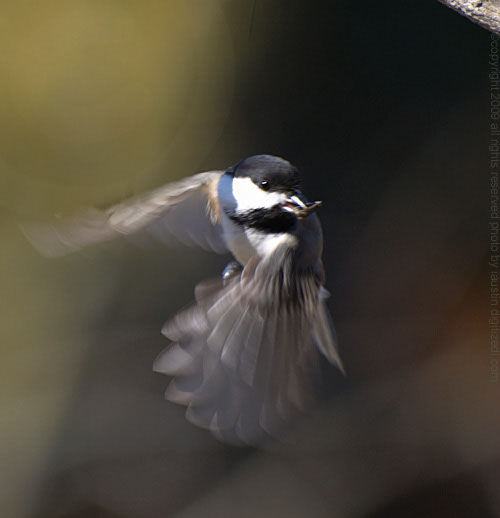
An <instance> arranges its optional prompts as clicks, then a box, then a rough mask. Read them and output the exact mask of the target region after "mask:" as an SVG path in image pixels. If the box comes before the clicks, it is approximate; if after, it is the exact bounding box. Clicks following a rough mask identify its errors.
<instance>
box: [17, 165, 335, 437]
mask: <svg viewBox="0 0 500 518" xmlns="http://www.w3.org/2000/svg"><path fill="white" fill-rule="evenodd" d="M319 204H320V202H316V203H315V204H310V203H307V202H306V201H305V200H304V198H303V197H302V194H301V193H300V190H299V174H298V171H297V170H296V169H295V168H294V167H293V166H292V165H291V164H290V163H289V162H286V161H285V160H283V159H280V158H277V157H272V156H269V155H259V156H255V157H250V158H247V159H245V160H242V161H241V162H239V163H238V164H236V165H235V166H233V167H231V168H229V169H228V170H226V171H225V172H222V171H216V172H210V173H200V174H198V175H195V176H193V177H190V178H186V179H185V180H182V181H180V182H177V183H173V184H168V185H166V186H164V187H161V188H159V189H157V190H156V191H153V192H151V193H149V194H146V195H144V196H142V197H138V198H136V199H133V200H131V201H128V202H124V203H121V204H119V205H117V206H114V207H112V208H110V209H108V210H107V211H95V210H94V211H88V212H87V213H85V214H84V215H82V216H80V217H79V218H75V219H73V220H70V221H68V222H66V223H64V224H59V225H57V226H53V227H47V226H45V227H43V228H40V227H39V228H35V227H31V229H28V231H27V234H28V236H29V237H30V239H31V241H32V242H33V243H34V244H35V246H36V247H37V248H39V249H41V250H42V251H44V252H45V253H46V254H48V255H60V254H62V253H66V252H68V251H72V250H74V249H78V248H81V247H82V246H85V245H88V244H91V243H93V242H96V241H103V240H106V239H110V238H112V237H115V236H116V235H117V234H130V233H134V232H136V231H138V230H142V229H144V230H147V231H149V232H151V233H153V234H155V235H157V236H158V237H159V238H160V239H162V240H165V241H167V242H171V241H172V240H180V241H181V242H185V243H186V244H198V245H200V246H202V247H203V248H206V249H211V250H213V251H216V252H219V253H222V252H227V251H229V252H231V254H232V255H233V256H234V258H235V259H236V261H237V263H234V262H233V263H231V266H230V268H227V269H226V272H225V274H224V276H223V277H220V278H218V279H216V280H214V281H208V282H204V283H201V284H200V285H198V287H197V289H196V292H195V295H196V303H195V304H194V305H193V306H191V307H190V308H188V309H186V310H184V311H182V312H180V313H179V314H178V315H176V316H175V317H174V318H172V319H171V320H170V321H169V322H167V324H166V325H165V327H164V329H163V333H164V334H165V335H166V336H167V337H168V338H169V339H171V340H172V341H173V342H174V344H173V345H171V346H170V347H169V348H167V349H166V350H165V351H164V352H162V353H161V354H160V355H159V357H158V358H157V359H156V361H155V366H154V368H155V370H156V371H158V372H162V373H165V374H168V375H171V376H173V380H172V381H171V383H170V385H169V388H168V389H167V393H166V394H167V398H168V399H170V400H172V401H175V402H178V403H181V404H185V405H187V406H188V410H187V413H186V415H187V417H188V418H189V419H190V420H191V421H193V422H195V423H196V424H198V425H200V426H204V427H206V428H209V429H210V430H211V431H212V432H213V433H214V434H215V435H216V436H218V437H219V438H221V439H224V440H228V441H232V442H243V443H254V442H256V441H258V440H259V439H261V438H262V437H264V436H265V435H266V434H271V435H276V434H277V433H279V431H280V429H281V428H282V427H283V425H284V424H285V423H286V422H288V421H289V420H290V419H291V417H292V416H293V415H295V414H296V413H298V412H300V411H304V410H306V409H307V408H309V407H310V405H311V403H312V400H313V399H314V397H313V395H314V391H315V390H314V389H315V385H316V384H317V377H318V375H319V368H318V362H319V354H320V353H321V354H323V355H324V356H325V357H326V358H327V359H328V360H329V361H330V362H331V363H332V364H335V365H337V366H338V367H339V368H340V369H342V366H341V362H340V358H339V356H338V353H337V349H336V344H335V339H334V331H333V327H332V325H331V322H330V319H329V316H328V311H327V309H326V307H325V299H326V297H327V292H326V290H325V289H324V288H323V286H322V285H323V282H324V279H323V266H322V262H321V253H322V247H323V238H322V232H321V226H320V224H319V220H318V219H317V217H316V215H315V214H313V212H314V211H315V209H316V208H317V207H318V206H319Z"/></svg>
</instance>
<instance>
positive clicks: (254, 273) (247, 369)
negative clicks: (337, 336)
mask: <svg viewBox="0 0 500 518" xmlns="http://www.w3.org/2000/svg"><path fill="white" fill-rule="evenodd" d="M269 270H270V268H269V264H268V263H267V261H264V260H261V261H259V260H258V259H257V258H254V259H252V260H251V261H250V262H249V263H248V264H247V265H246V267H245V269H244V271H243V273H242V275H241V278H239V279H235V280H233V281H232V282H231V283H230V284H229V285H227V286H225V287H223V286H222V284H221V282H220V281H219V280H215V281H209V282H208V283H207V282H206V283H203V284H201V285H199V286H198V287H197V289H196V304H195V305H194V306H192V307H191V308H188V309H187V310H184V311H183V312H181V313H180V314H178V315H177V316H176V317H174V318H173V319H172V320H171V321H169V322H168V323H167V324H166V325H165V327H164V329H163V333H164V334H165V335H166V336H167V338H169V339H171V340H172V341H174V342H175V343H174V344H173V345H171V346H170V347H169V348H168V349H166V350H165V351H163V352H162V353H161V354H160V355H159V357H158V358H157V359H156V361H155V365H154V370H156V371H157V372H161V373H164V374H168V375H171V376H174V379H173V380H172V381H171V382H170V385H169V387H168V389H167V392H166V397H167V399H169V400H171V401H174V402H176V403H181V404H184V405H187V406H188V408H187V411H186V417H187V418H188V419H189V420H190V421H191V422H193V423H195V424H197V425H199V426H202V427H204V428H208V429H210V430H211V431H212V432H213V433H214V434H215V435H216V436H218V437H219V438H221V439H223V440H226V441H229V442H235V443H255V442H257V441H258V440H260V439H261V438H262V437H264V436H265V435H266V434H269V435H273V436H275V435H277V434H278V433H279V431H280V430H281V429H282V427H283V426H284V424H285V423H286V422H288V421H289V420H290V419H291V418H292V417H293V416H294V415H295V414H297V413H300V412H303V411H305V410H307V409H308V408H310V407H311V406H312V405H313V403H314V401H315V399H316V389H317V387H318V379H319V376H320V374H319V357H320V354H321V353H323V354H325V356H326V355H327V354H328V355H329V356H330V357H329V358H328V356H327V358H328V359H329V360H330V361H333V359H332V354H333V353H332V350H334V349H335V345H334V339H333V336H332V333H333V328H332V327H331V324H330V321H329V319H328V317H327V313H326V311H327V310H326V308H325V307H324V299H323V294H322V292H321V291H320V289H321V287H320V281H319V278H318V275H317V274H316V272H314V271H307V272H296V273H295V274H294V275H287V272H284V271H283V270H280V271H278V272H272V273H270V272H269ZM284 278H285V279H289V280H290V283H287V282H284V281H283V279H284ZM333 357H334V358H336V359H337V360H336V361H337V364H338V365H339V366H340V360H338V355H337V353H336V352H335V353H334V354H333Z"/></svg>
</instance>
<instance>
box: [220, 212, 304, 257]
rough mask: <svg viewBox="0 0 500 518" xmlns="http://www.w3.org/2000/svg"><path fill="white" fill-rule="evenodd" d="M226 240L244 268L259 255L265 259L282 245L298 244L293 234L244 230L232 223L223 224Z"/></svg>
mask: <svg viewBox="0 0 500 518" xmlns="http://www.w3.org/2000/svg"><path fill="white" fill-rule="evenodd" d="M223 228H224V238H225V240H226V243H227V244H228V247H229V249H230V250H231V253H232V254H233V255H234V257H235V259H236V260H237V261H238V262H239V263H240V264H241V265H243V266H245V265H246V264H247V262H248V261H249V260H250V259H251V258H252V257H254V256H255V255H258V256H259V257H265V256H268V255H270V254H272V253H273V252H274V250H275V249H276V248H277V247H278V246H281V245H285V244H288V245H291V246H293V244H294V243H296V240H297V238H296V237H295V236H293V235H291V234H267V233H264V232H259V231H256V230H252V229H244V228H243V227H241V226H240V225H237V224H235V223H233V222H232V221H225V222H224V223H223Z"/></svg>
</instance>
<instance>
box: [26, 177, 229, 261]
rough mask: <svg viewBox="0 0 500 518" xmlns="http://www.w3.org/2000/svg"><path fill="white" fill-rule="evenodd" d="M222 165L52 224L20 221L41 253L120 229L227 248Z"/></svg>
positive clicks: (100, 239) (50, 253)
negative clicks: (220, 192)
mask: <svg viewBox="0 0 500 518" xmlns="http://www.w3.org/2000/svg"><path fill="white" fill-rule="evenodd" d="M221 175H222V172H221V171H212V172H207V173H200V174H197V175H194V176H190V177H188V178H185V179H184V180H181V181H179V182H174V183H170V184H167V185H164V186H162V187H160V188H158V189H156V190H154V191H151V192H149V193H146V194H143V195H141V196H136V197H133V198H131V199H129V200H126V201H124V202H122V203H118V204H117V205H114V206H112V207H110V208H108V209H105V210H99V209H94V208H92V209H87V210H86V211H84V212H82V213H80V214H78V215H76V216H75V217H73V218H69V219H67V220H58V221H56V222H54V223H52V224H30V225H25V226H23V231H24V233H25V234H26V236H27V238H28V239H29V240H30V242H31V243H32V244H33V246H34V247H35V248H37V249H38V250H39V251H40V252H41V253H42V254H44V255H47V256H52V257H54V256H60V255H64V254H67V253H70V252H74V251H76V250H79V249H81V248H83V247H85V246H88V245H92V244H95V243H99V242H103V241H108V240H110V239H113V238H115V237H118V236H120V235H122V236H123V235H130V234H134V233H136V232H138V231H141V230H145V231H147V232H150V233H152V234H154V235H155V236H156V237H157V238H159V239H161V240H162V241H164V242H166V243H172V242H176V241H177V242H181V243H183V244H186V245H198V246H201V247H202V248H205V249H206V250H213V251H215V252H217V253H224V252H227V247H226V244H225V242H224V239H223V237H222V227H221V224H220V218H219V213H218V211H219V208H218V206H217V204H216V203H215V202H214V201H213V200H216V199H217V197H216V196H212V195H216V192H217V184H218V181H219V179H220V176H221Z"/></svg>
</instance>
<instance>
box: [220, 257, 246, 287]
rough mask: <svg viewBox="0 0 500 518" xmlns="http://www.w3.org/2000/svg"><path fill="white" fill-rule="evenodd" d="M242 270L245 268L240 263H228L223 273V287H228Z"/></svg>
mask: <svg viewBox="0 0 500 518" xmlns="http://www.w3.org/2000/svg"><path fill="white" fill-rule="evenodd" d="M242 270H243V267H242V266H241V264H240V263H239V262H238V261H231V262H230V263H228V265H227V266H226V267H225V268H224V271H223V272H222V285H223V286H227V285H228V284H229V282H230V281H231V280H232V279H233V278H234V277H236V276H237V275H239V274H240V273H241V271H242Z"/></svg>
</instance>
